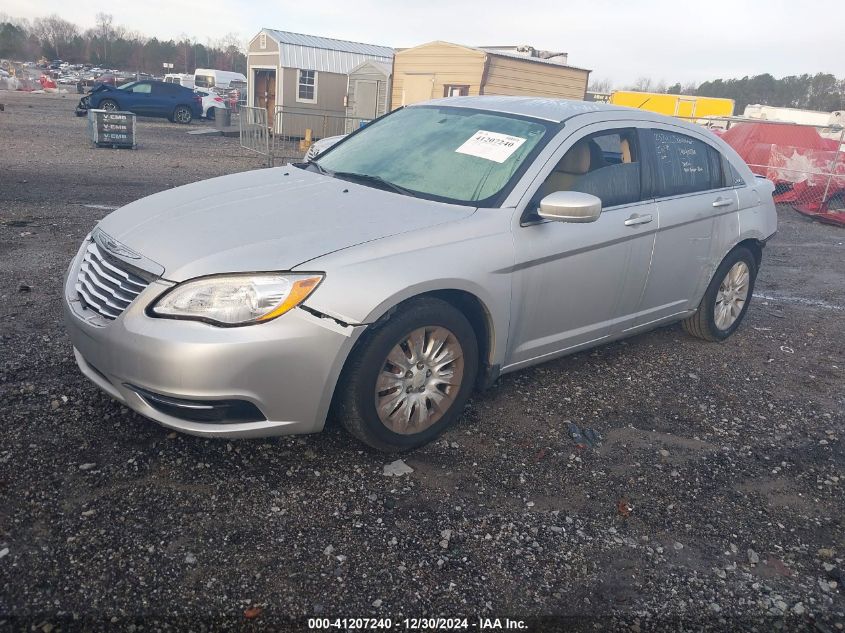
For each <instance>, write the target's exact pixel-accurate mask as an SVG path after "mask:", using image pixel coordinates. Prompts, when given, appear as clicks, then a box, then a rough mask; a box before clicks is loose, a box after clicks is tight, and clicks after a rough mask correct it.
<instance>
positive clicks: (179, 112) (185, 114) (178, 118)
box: [173, 105, 194, 125]
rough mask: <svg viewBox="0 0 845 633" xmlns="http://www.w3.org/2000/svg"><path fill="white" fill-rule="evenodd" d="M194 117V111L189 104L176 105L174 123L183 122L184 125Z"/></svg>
mask: <svg viewBox="0 0 845 633" xmlns="http://www.w3.org/2000/svg"><path fill="white" fill-rule="evenodd" d="M193 118H194V114H193V112H191V109H190V108H189V107H188V106H184V105H180V106H176V109H175V110H174V111H173V121H174V123H181V124H183V125H187V124H188V123H190V122H191V121H192V120H193Z"/></svg>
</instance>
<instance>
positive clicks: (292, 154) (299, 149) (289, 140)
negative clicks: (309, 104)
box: [272, 106, 368, 162]
mask: <svg viewBox="0 0 845 633" xmlns="http://www.w3.org/2000/svg"><path fill="white" fill-rule="evenodd" d="M367 123H368V119H361V118H356V117H348V116H346V115H345V114H343V113H341V112H329V111H322V110H306V109H303V108H291V107H286V106H276V110H275V115H274V117H273V130H272V131H273V147H272V152H273V156H274V157H275V159H277V160H280V161H282V162H288V161H297V160H302V158H303V157H304V156H305V153H306V152H307V151H308V148H309V147H311V145H312V144H313V143H314V142H315V141H319V140H321V139H324V138H330V137H332V136H341V135H344V134H350V133H352V132H354V131H355V130H357V129H358V128H359V127H361V126H363V125H366V124H367Z"/></svg>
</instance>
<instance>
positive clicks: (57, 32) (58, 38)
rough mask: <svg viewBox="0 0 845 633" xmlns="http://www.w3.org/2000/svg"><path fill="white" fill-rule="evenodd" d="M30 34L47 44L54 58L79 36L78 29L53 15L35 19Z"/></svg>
mask: <svg viewBox="0 0 845 633" xmlns="http://www.w3.org/2000/svg"><path fill="white" fill-rule="evenodd" d="M32 33H33V35H35V37H37V38H38V39H39V40H41V41H42V42H46V43H48V44H49V45H50V46H51V47H52V49H53V52H54V53H55V55H56V57H60V56H61V54H62V53H61V51H63V50H64V49H65V46H66V45H67V44H69V43H70V41H71V40H72V39H73V38H74V37H77V36H78V35H79V27H77V26H76V25H75V24H73V23H72V22H68V21H67V20H63V19H62V18H60V17H59V16H58V15H56V14H55V13H54V14H53V15H50V16H48V17H46V18H36V19H35V20H34V21H33V23H32Z"/></svg>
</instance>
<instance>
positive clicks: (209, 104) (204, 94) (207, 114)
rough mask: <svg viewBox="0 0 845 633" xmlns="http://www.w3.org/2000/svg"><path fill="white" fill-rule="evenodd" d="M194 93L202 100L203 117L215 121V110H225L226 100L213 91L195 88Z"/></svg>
mask: <svg viewBox="0 0 845 633" xmlns="http://www.w3.org/2000/svg"><path fill="white" fill-rule="evenodd" d="M194 92H195V93H196V94H198V95H199V96H200V99H202V117H203V118H204V119H210V120H212V121H213V120H214V109H215V108H225V107H226V100H225V99H224V98H223V97H221V96H220V95H219V94H217V93H216V92H214V91H213V90H206V89H205V88H194Z"/></svg>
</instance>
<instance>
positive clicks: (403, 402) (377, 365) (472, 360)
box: [338, 298, 478, 451]
mask: <svg viewBox="0 0 845 633" xmlns="http://www.w3.org/2000/svg"><path fill="white" fill-rule="evenodd" d="M477 372H478V342H477V341H476V338H475V332H474V331H473V329H472V326H471V325H470V323H469V321H468V320H467V318H466V317H465V316H464V315H463V314H462V313H461V312H460V311H458V310H457V309H456V308H454V307H453V306H452V305H450V304H449V303H446V302H445V301H442V300H440V299H435V298H422V299H415V300H412V301H409V302H407V303H406V304H404V305H402V306H401V307H400V308H399V309H398V310H397V312H396V313H395V314H394V315H393V316H392V317H391V319H390V320H389V321H388V322H387V323H386V324H385V325H384V326H382V327H380V328H378V329H377V330H375V331H374V332H372V333H370V334H369V335H368V337H367V339H365V340H364V341H362V343H361V345H360V346H359V348H358V349H357V350H356V352H355V353H354V355H353V357H352V358H351V359H350V361H349V363H348V365H347V367H346V368H345V369H344V376H343V379H342V381H341V384H340V385H339V392H338V395H339V398H338V405H339V414H340V417H341V421H342V422H343V425H344V426H345V427H346V428H347V430H348V431H349V432H350V433H351V434H352V435H354V436H355V437H357V438H358V439H359V440H361V441H362V442H364V443H366V444H368V445H370V446H372V447H373V448H376V449H379V450H382V451H401V450H407V449H411V448H415V447H417V446H421V445H423V444H426V443H428V442H430V441H431V440H433V439H434V438H435V437H437V436H438V435H440V433H442V432H443V431H444V430H446V428H448V427H449V426H450V425H451V424H452V423H454V422H455V420H457V418H458V416H459V415H460V414H461V412H462V411H463V407H464V404H465V403H466V401H467V398H468V397H469V395H470V393H471V392H472V388H473V385H474V384H475V377H476V374H477Z"/></svg>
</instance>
